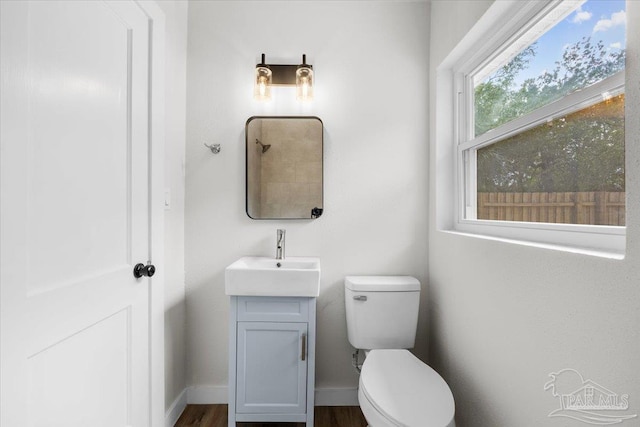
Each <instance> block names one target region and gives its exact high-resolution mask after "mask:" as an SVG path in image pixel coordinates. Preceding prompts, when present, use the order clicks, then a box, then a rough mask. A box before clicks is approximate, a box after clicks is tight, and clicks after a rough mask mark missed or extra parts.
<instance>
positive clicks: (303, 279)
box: [225, 256, 320, 297]
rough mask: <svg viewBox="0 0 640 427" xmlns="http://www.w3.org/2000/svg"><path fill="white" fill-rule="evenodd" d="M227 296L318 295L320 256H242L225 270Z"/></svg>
mask: <svg viewBox="0 0 640 427" xmlns="http://www.w3.org/2000/svg"><path fill="white" fill-rule="evenodd" d="M225 292H226V294H227V295H251V296H274V297H275V296H279V297H282V296H287V297H317V296H318V295H320V258H316V257H288V258H286V259H280V260H278V259H275V258H269V257H252V256H246V257H242V258H240V259H239V260H237V261H236V262H234V263H233V264H231V265H230V266H228V267H227V268H226V269H225Z"/></svg>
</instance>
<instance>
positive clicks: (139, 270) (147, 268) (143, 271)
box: [133, 263, 156, 279]
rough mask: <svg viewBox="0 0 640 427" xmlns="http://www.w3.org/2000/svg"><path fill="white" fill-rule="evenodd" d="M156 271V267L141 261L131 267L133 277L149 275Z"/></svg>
mask: <svg viewBox="0 0 640 427" xmlns="http://www.w3.org/2000/svg"><path fill="white" fill-rule="evenodd" d="M155 273H156V267H155V266H154V265H153V264H148V265H144V264H142V263H139V264H136V266H135V267H133V277H135V278H136V279H139V278H141V277H142V276H147V277H151V276H153V275H154V274H155Z"/></svg>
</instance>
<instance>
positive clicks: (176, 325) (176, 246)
mask: <svg viewBox="0 0 640 427" xmlns="http://www.w3.org/2000/svg"><path fill="white" fill-rule="evenodd" d="M158 5H159V6H160V8H161V9H162V11H163V12H164V13H165V16H166V27H165V28H166V37H165V100H166V109H165V165H164V175H165V188H167V189H169V191H170V199H171V200H170V201H171V203H170V208H169V209H168V210H165V212H164V218H165V227H164V236H165V262H164V264H163V268H164V270H165V271H164V273H165V335H164V339H165V407H166V408H169V407H170V405H171V404H172V403H173V402H174V400H175V399H176V398H177V397H178V396H179V395H180V393H181V392H182V391H183V390H184V388H185V386H186V374H185V360H186V359H185V316H186V314H185V301H184V300H185V286H184V169H183V167H184V166H183V165H184V151H185V120H186V71H187V70H186V69H187V9H188V3H187V2H186V1H159V2H158Z"/></svg>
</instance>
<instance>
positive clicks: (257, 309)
mask: <svg viewBox="0 0 640 427" xmlns="http://www.w3.org/2000/svg"><path fill="white" fill-rule="evenodd" d="M308 320H309V298H300V297H238V321H241V322H260V321H268V322H307V321H308Z"/></svg>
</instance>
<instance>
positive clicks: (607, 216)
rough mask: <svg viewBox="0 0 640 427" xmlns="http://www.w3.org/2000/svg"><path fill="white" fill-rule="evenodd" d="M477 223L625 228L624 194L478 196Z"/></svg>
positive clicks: (497, 194) (512, 194)
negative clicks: (564, 224) (587, 225)
mask: <svg viewBox="0 0 640 427" xmlns="http://www.w3.org/2000/svg"><path fill="white" fill-rule="evenodd" d="M478 219H491V220H501V221H528V222H552V223H568V224H592V225H621V226H623V225H625V193H624V192H607V191H584V192H577V193H478Z"/></svg>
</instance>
